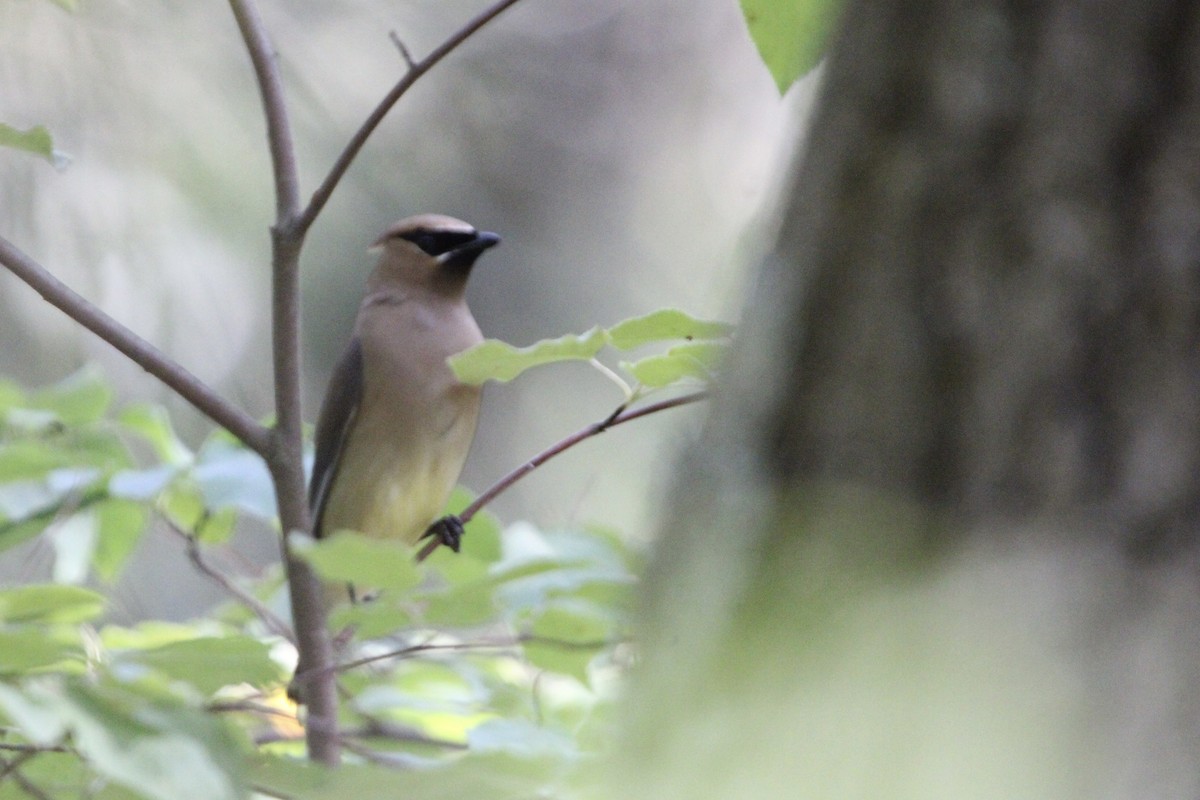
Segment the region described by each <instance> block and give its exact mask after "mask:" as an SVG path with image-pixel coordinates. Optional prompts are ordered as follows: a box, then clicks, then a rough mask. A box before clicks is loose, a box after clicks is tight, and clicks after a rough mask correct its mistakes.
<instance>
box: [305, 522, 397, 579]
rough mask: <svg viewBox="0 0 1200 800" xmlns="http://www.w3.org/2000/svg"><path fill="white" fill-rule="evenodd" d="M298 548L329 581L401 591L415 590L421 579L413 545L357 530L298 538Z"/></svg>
mask: <svg viewBox="0 0 1200 800" xmlns="http://www.w3.org/2000/svg"><path fill="white" fill-rule="evenodd" d="M295 552H297V553H298V554H299V555H301V556H303V557H304V558H305V560H307V561H308V562H309V563H310V564H312V565H313V567H314V568H315V569H316V570H317V572H318V573H319V574H320V575H321V577H322V578H324V579H325V580H327V581H344V582H347V583H354V584H356V585H359V586H364V587H369V588H371V589H385V590H388V591H391V592H396V593H399V594H403V593H406V592H409V591H411V590H412V589H413V588H414V587H415V586H416V585H417V584H418V583H420V581H421V572H420V569H419V568H418V566H417V563H416V562H415V561H414V560H413V551H412V548H409V547H405V546H403V545H401V544H398V543H397V542H392V541H386V540H380V539H372V538H370V537H367V536H363V535H362V534H359V533H354V532H353V531H335V532H334V534H333V535H332V536H329V537H327V538H324V539H320V540H317V541H313V540H311V539H308V540H298V541H297V542H296V548H295Z"/></svg>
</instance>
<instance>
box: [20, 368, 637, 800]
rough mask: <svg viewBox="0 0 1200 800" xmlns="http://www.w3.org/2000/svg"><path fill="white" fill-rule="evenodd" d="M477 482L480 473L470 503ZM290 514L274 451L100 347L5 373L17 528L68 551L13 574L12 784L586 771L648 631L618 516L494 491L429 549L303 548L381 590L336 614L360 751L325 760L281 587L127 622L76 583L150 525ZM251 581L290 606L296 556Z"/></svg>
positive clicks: (267, 782) (119, 563)
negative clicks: (43, 575) (455, 542)
mask: <svg viewBox="0 0 1200 800" xmlns="http://www.w3.org/2000/svg"><path fill="white" fill-rule="evenodd" d="M469 499H470V498H469V497H468V496H467V494H466V493H465V492H463V491H461V490H460V491H459V492H458V493H456V495H455V497H454V498H453V500H452V508H457V509H461V508H462V507H463V506H464V505H466V503H467V502H468V500H469ZM273 514H274V505H273V499H272V494H271V489H270V484H269V481H268V480H267V478H266V475H265V470H264V468H263V466H262V463H261V461H259V460H258V458H257V456H254V455H253V454H251V453H249V451H247V450H245V449H244V448H242V447H240V446H239V445H238V444H236V443H235V442H234V441H233V440H232V439H231V438H230V437H229V436H228V435H227V434H224V433H216V434H213V435H212V436H210V437H209V439H208V440H207V441H205V442H204V443H203V444H202V445H201V446H200V447H199V448H198V449H196V450H192V449H191V448H189V447H188V446H187V445H186V444H185V443H184V442H183V441H182V440H181V439H180V437H179V436H178V435H177V434H176V433H175V431H174V430H173V428H172V426H171V423H170V420H169V418H168V417H167V415H166V414H165V413H164V412H163V411H162V409H160V408H157V407H151V406H131V407H129V408H124V409H119V410H117V409H114V408H113V403H112V391H111V389H110V388H109V387H108V385H107V384H106V382H105V381H104V380H103V379H102V377H101V376H100V375H99V374H98V373H97V372H96V371H94V370H84V371H82V372H80V373H78V374H76V375H73V376H71V377H69V378H67V379H66V380H64V381H62V382H60V383H59V384H57V385H54V386H51V387H48V388H45V389H39V390H35V391H28V390H25V389H22V388H21V387H19V386H17V385H15V384H13V383H11V382H0V515H2V516H0V547H3V548H4V549H8V548H12V547H14V546H16V545H18V544H21V543H23V542H28V541H29V540H30V539H32V538H33V537H37V536H41V537H44V539H45V540H46V541H49V542H51V543H52V544H53V547H54V555H55V560H54V567H53V572H54V579H55V582H53V583H46V584H34V585H29V586H23V587H20V588H14V589H8V590H5V591H0V726H2V728H3V730H4V736H3V740H2V741H0V762H2V763H0V770H7V771H8V772H7V773H6V774H8V775H9V776H10V779H6V780H0V798H5V797H8V796H14V797H15V796H25V795H24V794H23V792H24V789H23V788H22V787H25V786H27V785H28V786H33V787H34V788H35V791H38V792H41V793H42V794H43V795H45V796H48V797H76V796H81V795H83V794H86V793H88V792H91V791H95V792H96V794H95V796H97V797H103V798H121V797H143V798H192V797H194V798H218V799H219V798H236V797H245V796H247V793H248V791H249V788H248V787H250V786H252V785H253V786H254V787H256V789H257V791H259V792H261V793H263V794H265V795H266V796H287V797H314V798H316V797H326V796H332V795H333V794H334V793H345V792H348V791H354V792H356V793H357V794H358V795H359V796H365V797H371V796H394V795H396V794H397V793H399V794H403V795H404V796H410V797H417V798H419V797H422V796H432V795H433V794H437V795H438V796H442V795H443V794H444V792H445V787H446V786H448V785H452V786H455V787H475V789H476V790H477V791H479V792H480V793H486V796H490V797H528V796H531V795H537V794H539V793H553V794H554V795H556V796H573V795H577V794H580V793H581V792H582V786H583V785H584V783H585V782H586V781H587V775H588V770H589V769H590V765H591V763H592V762H593V761H594V758H595V756H596V755H597V754H599V753H601V752H603V750H604V748H605V746H606V743H607V742H608V741H609V738H610V733H611V731H612V700H613V698H614V696H615V688H616V686H617V682H618V681H619V677H620V675H621V674H622V672H623V670H624V667H625V665H626V662H627V661H628V659H629V649H630V647H631V645H630V644H628V643H627V642H628V622H629V619H628V616H629V609H630V605H631V594H632V589H633V587H634V584H635V576H636V574H637V571H638V566H639V559H638V557H637V555H636V554H634V553H632V552H631V551H630V550H629V549H628V548H627V547H626V546H625V545H624V544H623V543H622V541H621V540H620V538H619V537H617V536H615V535H613V534H611V533H610V532H607V531H600V530H564V531H540V530H537V529H536V528H534V527H532V526H530V525H528V524H519V525H513V526H510V528H509V529H508V530H507V531H502V530H501V526H500V524H499V522H498V521H497V520H496V519H495V518H493V517H491V516H489V515H487V514H486V513H483V514H477V515H475V516H474V518H473V519H472V520H471V521H470V522H469V523H468V525H467V533H466V536H465V538H464V542H463V551H462V553H461V554H457V555H456V554H454V553H451V552H449V551H447V550H445V549H442V550H439V551H437V552H435V553H434V555H433V556H432V557H431V558H429V559H427V560H426V561H424V562H422V563H419V564H418V563H417V562H416V561H415V560H414V558H413V552H412V551H411V550H409V549H407V548H404V547H400V546H397V545H392V544H385V543H380V542H377V541H372V540H368V539H365V538H363V537H359V536H355V535H352V534H348V533H343V534H339V535H338V536H336V537H333V538H331V539H329V540H325V541H321V542H314V543H310V544H309V545H308V546H307V547H305V548H302V549H303V551H304V553H305V555H306V557H307V558H309V559H310V560H311V561H312V563H313V564H314V565H315V567H316V568H317V569H318V571H319V572H320V573H321V574H322V576H323V577H325V578H327V579H328V580H329V581H330V582H331V584H333V585H340V583H341V581H344V580H346V579H349V578H353V579H354V580H355V581H356V583H358V584H359V585H361V584H363V583H364V582H369V583H370V584H371V585H372V587H373V588H375V589H381V590H382V591H381V592H380V594H379V596H378V597H377V598H376V599H374V600H373V601H372V602H370V603H363V604H358V605H353V606H351V605H348V604H347V605H345V606H343V607H342V608H340V609H339V610H337V611H335V613H334V615H333V618H332V621H331V625H332V627H333V630H353V637H352V638H351V639H350V641H348V642H346V643H345V644H344V648H343V651H342V653H341V658H340V661H341V662H342V663H352V664H353V665H352V666H351V667H349V668H347V669H346V671H345V672H344V673H343V674H342V675H341V676H340V678H339V684H340V686H341V688H342V690H343V692H344V697H345V702H344V703H343V709H342V714H343V718H342V725H343V729H344V731H346V737H347V738H346V743H347V744H346V747H347V750H348V751H349V752H350V753H351V754H352V755H351V756H350V758H351V761H352V762H357V763H352V764H351V766H350V767H349V768H347V769H343V770H339V771H337V772H327V771H324V770H319V769H317V768H315V767H313V768H301V766H300V762H299V761H298V759H301V758H302V756H303V751H304V746H303V741H302V738H301V735H302V727H301V724H302V723H301V720H300V719H298V718H297V709H296V708H295V706H294V705H292V704H291V703H290V701H287V700H286V699H285V698H284V694H283V686H284V684H285V682H286V681H287V680H288V678H289V677H290V665H291V663H292V660H293V659H294V649H293V648H292V646H291V645H290V644H289V643H288V642H287V640H286V639H285V638H284V637H283V636H281V635H280V633H279V632H278V631H277V630H276V629H275V628H274V627H272V626H271V625H270V624H268V621H266V620H265V619H264V618H263V617H261V616H260V615H259V612H260V611H261V608H262V607H261V606H259V605H257V604H254V603H251V604H250V605H249V606H247V605H243V604H239V603H230V604H229V605H228V606H226V607H224V608H222V609H220V610H218V611H217V612H216V613H213V614H211V615H209V616H207V617H205V618H200V619H196V620H194V621H192V622H190V623H186V624H167V623H163V622H158V621H145V622H142V623H139V624H136V625H132V626H121V625H117V624H114V623H112V622H110V621H107V620H106V619H105V611H106V598H105V595H104V594H103V593H102V592H100V591H96V590H94V589H90V588H85V587H84V586H82V585H80V584H82V583H84V582H85V581H87V580H89V579H90V580H92V581H93V583H95V582H96V581H99V585H100V586H103V585H105V584H106V583H107V582H108V581H111V580H113V579H115V578H116V577H118V576H119V575H120V574H121V571H122V569H123V568H124V567H125V566H126V564H127V562H128V558H129V556H130V554H131V553H132V551H133V550H134V548H135V547H136V546H137V544H138V542H139V541H140V540H141V539H142V537H144V536H145V535H147V532H148V531H151V530H157V529H162V528H166V529H167V530H172V531H174V532H175V533H176V534H178V535H179V536H180V537H181V542H185V543H186V544H187V545H188V546H189V547H192V548H195V550H196V552H197V553H199V554H201V556H203V554H205V553H208V552H210V551H211V550H212V549H214V548H228V547H229V546H230V545H229V539H230V535H231V533H232V531H233V530H234V527H235V525H236V524H237V523H238V522H239V521H242V522H244V521H247V520H252V519H258V520H260V524H259V527H260V528H261V527H262V525H261V520H273ZM237 581H238V582H239V583H240V584H241V585H243V586H244V587H246V588H247V589H248V590H249V592H250V593H251V595H252V596H257V597H259V598H260V599H261V601H262V604H263V605H264V606H265V607H267V608H283V607H284V603H283V600H284V597H283V593H284V589H283V588H282V587H281V586H280V582H279V580H278V577H277V576H276V575H274V574H269V575H266V576H259V577H258V578H257V579H254V578H252V577H249V576H243V577H241V578H238V579H237ZM355 754H356V755H355ZM6 765H7V766H6ZM395 765H413V766H421V767H424V768H425V769H422V770H417V771H408V772H396V771H395V770H394V769H387V768H386V767H388V766H395ZM448 782H449V783H448Z"/></svg>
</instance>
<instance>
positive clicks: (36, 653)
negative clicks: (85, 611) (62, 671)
mask: <svg viewBox="0 0 1200 800" xmlns="http://www.w3.org/2000/svg"><path fill="white" fill-rule="evenodd" d="M68 659H74V660H76V661H79V662H82V661H83V660H84V654H83V648H82V647H81V646H80V644H79V642H78V641H77V640H75V639H68V638H67V637H66V636H65V635H64V634H62V633H59V632H53V631H48V630H46V629H45V628H43V627H41V626H32V625H30V626H21V627H19V628H14V629H10V630H0V675H20V674H23V673H27V672H30V671H32V670H37V669H45V668H47V667H52V666H54V665H56V664H59V663H61V662H63V661H65V660H68Z"/></svg>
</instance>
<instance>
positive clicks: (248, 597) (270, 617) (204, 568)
mask: <svg viewBox="0 0 1200 800" xmlns="http://www.w3.org/2000/svg"><path fill="white" fill-rule="evenodd" d="M160 517H161V518H162V520H163V522H165V523H166V525H167V529H168V530H170V531H171V532H172V533H174V534H175V535H176V536H178V537H179V538H180V539H182V540H183V541H184V543H185V547H186V551H187V557H188V560H189V561H191V562H192V565H193V566H194V567H196V569H197V570H199V571H200V573H201V574H202V575H204V576H205V577H206V578H208V579H209V580H210V581H212V582H213V583H215V584H217V585H218V586H220V587H221V588H222V589H223V590H224V591H225V592H226V593H228V594H229V595H230V596H231V597H233V598H234V599H235V600H237V601H238V602H239V603H241V604H242V605H244V606H245V607H246V608H248V609H250V611H251V612H253V613H254V616H256V617H258V618H259V619H260V620H262V623H263V624H264V625H266V626H267V627H268V628H269V629H270V630H271V632H272V633H274V634H275V635H276V636H281V637H283V638H284V639H287V640H288V641H289V642H291V643H292V644H295V643H296V634H295V633H294V632H293V631H292V629H291V626H289V625H288V624H287V623H286V622H284V621H283V620H282V619H280V618H279V616H278V615H276V614H275V612H273V611H272V610H271V609H269V608H267V607H266V606H265V605H264V604H263V603H262V602H261V601H260V600H259V599H258V598H257V597H255V596H254V595H252V594H250V592H248V591H246V590H245V589H243V588H242V587H241V586H238V585H237V583H235V582H234V580H233V579H232V578H230V577H229V576H228V575H226V574H225V573H224V572H222V571H221V570H219V569H217V568H216V567H214V566H213V565H212V564H209V563H208V560H207V559H206V558H205V557H204V553H203V552H202V551H201V550H200V542H199V541H197V540H196V537H195V536H194V535H192V534H191V533H188V532H187V531H185V530H184V529H183V528H180V527H179V526H178V525H176V524H175V523H174V522H173V521H172V520H171V519H169V518H168V517H166V516H163V515H160Z"/></svg>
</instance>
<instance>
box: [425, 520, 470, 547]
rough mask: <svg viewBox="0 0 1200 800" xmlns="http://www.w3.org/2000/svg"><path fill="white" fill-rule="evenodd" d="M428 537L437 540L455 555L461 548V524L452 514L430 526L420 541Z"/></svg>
mask: <svg viewBox="0 0 1200 800" xmlns="http://www.w3.org/2000/svg"><path fill="white" fill-rule="evenodd" d="M430 537H433V538H435V539H437V540H438V541H439V542H440V543H441V544H444V545H446V547H449V548H450V549H451V550H453V551H454V552H456V553H457V552H458V551H459V548H461V547H462V537H463V522H462V520H461V519H459V518H458V517H456V516H454V515H453V514H451V515H449V516H446V517H442V518H441V519H439V520H438V521H437V522H435V523H433V524H432V525H430V526H429V529H428V530H426V531H425V533H424V534H423V535H422V536H421V538H422V539H428V538H430Z"/></svg>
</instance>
